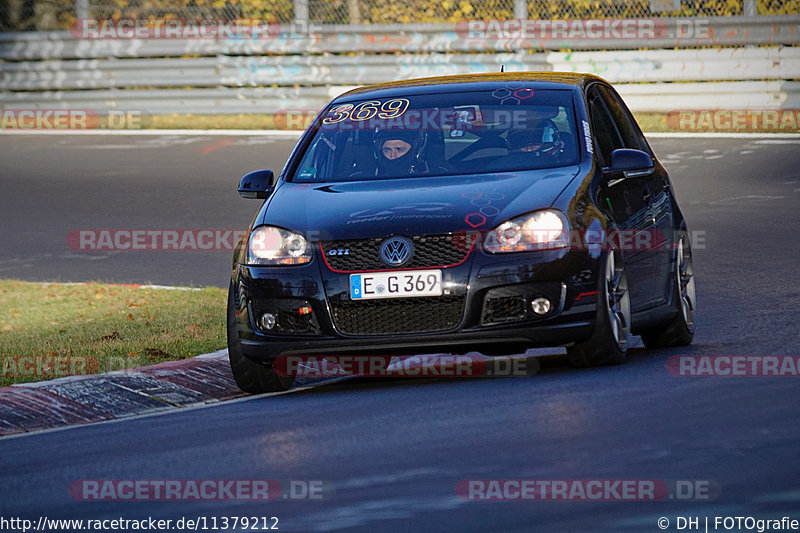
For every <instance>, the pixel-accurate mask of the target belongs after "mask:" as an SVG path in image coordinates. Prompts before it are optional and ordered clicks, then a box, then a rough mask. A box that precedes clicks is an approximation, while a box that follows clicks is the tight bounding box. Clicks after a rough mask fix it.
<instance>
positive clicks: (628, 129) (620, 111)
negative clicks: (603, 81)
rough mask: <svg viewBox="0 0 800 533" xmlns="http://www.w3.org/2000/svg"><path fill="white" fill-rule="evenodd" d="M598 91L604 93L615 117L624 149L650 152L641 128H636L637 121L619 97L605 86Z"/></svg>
mask: <svg viewBox="0 0 800 533" xmlns="http://www.w3.org/2000/svg"><path fill="white" fill-rule="evenodd" d="M598 90H599V91H600V92H601V93H602V95H603V98H604V100H605V101H606V103H607V105H608V109H609V111H610V112H611V115H612V116H613V117H614V121H615V122H616V123H617V130H618V131H619V133H620V135H621V136H622V142H623V144H624V148H632V149H634V150H644V151H646V152H648V151H649V150H648V149H647V144H646V143H645V142H644V139H643V138H642V134H641V131H640V130H639V127H638V126H636V121H635V120H634V118H633V117H632V116H631V114H630V111H628V108H627V107H626V106H625V104H624V103H623V102H622V99H621V98H620V97H619V95H617V93H615V92H614V91H613V90H611V89H610V88H608V87H606V86H604V85H601V86H600V87H599V88H598Z"/></svg>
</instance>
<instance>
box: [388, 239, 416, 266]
mask: <svg viewBox="0 0 800 533" xmlns="http://www.w3.org/2000/svg"><path fill="white" fill-rule="evenodd" d="M413 255H414V245H413V244H412V243H411V240H410V239H406V238H405V237H390V238H388V239H386V240H385V241H383V244H381V261H383V262H384V263H386V264H387V265H389V266H400V265H402V264H405V263H407V262H408V261H410V260H411V257H412V256H413Z"/></svg>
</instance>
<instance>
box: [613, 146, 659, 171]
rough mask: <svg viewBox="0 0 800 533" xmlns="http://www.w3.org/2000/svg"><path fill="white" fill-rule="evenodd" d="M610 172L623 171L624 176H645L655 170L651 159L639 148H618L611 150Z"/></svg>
mask: <svg viewBox="0 0 800 533" xmlns="http://www.w3.org/2000/svg"><path fill="white" fill-rule="evenodd" d="M608 170H609V171H611V172H623V173H624V176H625V177H626V178H636V177H638V176H647V175H649V174H652V173H653V171H654V170H655V166H654V165H653V159H652V158H651V157H650V155H648V154H647V153H646V152H642V151H641V150H630V149H628V148H619V149H617V150H614V151H613V152H611V167H610V168H609V169H608Z"/></svg>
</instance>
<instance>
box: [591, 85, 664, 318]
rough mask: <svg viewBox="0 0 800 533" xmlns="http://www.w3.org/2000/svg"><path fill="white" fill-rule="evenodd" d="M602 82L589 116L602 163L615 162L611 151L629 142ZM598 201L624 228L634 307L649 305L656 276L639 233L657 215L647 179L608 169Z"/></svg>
mask: <svg viewBox="0 0 800 533" xmlns="http://www.w3.org/2000/svg"><path fill="white" fill-rule="evenodd" d="M600 87H601V86H600V85H594V86H592V87H590V88H589V89H587V98H588V104H589V117H590V120H591V121H592V124H591V130H592V135H593V137H594V144H595V147H596V148H595V157H596V158H597V159H598V160H599V162H600V165H601V166H602V167H604V168H605V167H609V166H610V165H611V153H612V152H613V151H614V150H616V149H619V148H630V146H626V143H625V139H623V136H622V134H621V133H620V130H619V127H618V125H617V124H616V121H615V119H614V116H613V115H612V113H611V111H610V109H609V105H608V103H607V102H606V99H605V96H604V94H603V93H602V92H601V91H600ZM597 202H598V205H600V206H601V208H604V209H606V212H607V213H608V215H609V216H610V217H611V219H612V220H613V221H614V223H615V224H616V226H617V228H618V229H619V231H620V238H619V240H618V241H617V242H619V243H620V248H621V252H622V257H623V259H624V261H625V265H626V272H627V275H628V287H629V291H630V299H631V307H632V310H633V311H638V310H641V309H643V308H644V307H645V306H646V303H647V301H648V300H649V296H648V292H649V291H650V290H651V289H650V287H649V286H648V283H649V281H650V280H649V278H650V277H651V276H652V273H651V268H652V265H651V264H649V263H648V261H647V259H648V257H647V254H646V253H645V251H644V250H640V249H638V248H640V246H637V244H636V241H635V238H636V235H637V234H640V233H645V234H646V233H648V232H650V231H651V230H652V229H653V217H652V214H651V210H650V189H649V188H648V186H647V182H646V181H645V180H643V179H640V178H623V176H622V173H621V172H619V173H611V172H604V173H603V174H602V175H601V178H600V183H599V187H598V198H597Z"/></svg>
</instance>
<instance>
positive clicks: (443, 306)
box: [331, 296, 465, 335]
mask: <svg viewBox="0 0 800 533" xmlns="http://www.w3.org/2000/svg"><path fill="white" fill-rule="evenodd" d="M464 301H465V298H464V296H437V297H434V298H424V297H423V298H401V299H391V300H366V301H350V300H340V301H338V302H331V309H332V311H333V321H334V324H335V325H336V329H338V330H339V331H340V332H342V333H344V334H345V335H390V334H394V333H427V332H436V331H445V330H448V329H453V328H455V327H456V326H458V323H459V322H460V321H461V315H462V313H463V311H464Z"/></svg>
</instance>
